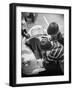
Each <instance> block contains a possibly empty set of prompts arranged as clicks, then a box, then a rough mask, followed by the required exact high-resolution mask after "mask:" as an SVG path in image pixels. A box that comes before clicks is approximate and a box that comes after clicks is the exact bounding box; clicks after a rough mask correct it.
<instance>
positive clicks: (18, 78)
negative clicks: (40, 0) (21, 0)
mask: <svg viewBox="0 0 73 90" xmlns="http://www.w3.org/2000/svg"><path fill="white" fill-rule="evenodd" d="M70 46H71V7H68V6H54V5H36V4H17V3H13V4H10V86H31V85H47V84H64V83H71V47H70Z"/></svg>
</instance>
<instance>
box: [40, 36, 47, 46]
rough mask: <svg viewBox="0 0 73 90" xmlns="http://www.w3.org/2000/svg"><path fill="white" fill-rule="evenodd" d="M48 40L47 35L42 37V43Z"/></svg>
mask: <svg viewBox="0 0 73 90" xmlns="http://www.w3.org/2000/svg"><path fill="white" fill-rule="evenodd" d="M47 42H48V38H47V37H42V40H41V44H42V45H45V44H46V43H47Z"/></svg>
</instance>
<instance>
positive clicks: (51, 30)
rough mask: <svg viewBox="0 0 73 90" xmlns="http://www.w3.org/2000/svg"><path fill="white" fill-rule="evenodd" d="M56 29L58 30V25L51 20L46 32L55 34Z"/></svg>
mask: <svg viewBox="0 0 73 90" xmlns="http://www.w3.org/2000/svg"><path fill="white" fill-rule="evenodd" d="M58 31H59V26H58V24H57V23H55V22H52V23H50V24H49V27H48V29H47V33H48V34H49V35H55V34H57V33H58Z"/></svg>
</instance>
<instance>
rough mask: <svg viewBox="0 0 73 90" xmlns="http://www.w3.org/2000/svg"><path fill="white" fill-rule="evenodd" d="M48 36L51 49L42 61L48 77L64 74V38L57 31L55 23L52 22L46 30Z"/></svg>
mask: <svg viewBox="0 0 73 90" xmlns="http://www.w3.org/2000/svg"><path fill="white" fill-rule="evenodd" d="M47 33H48V35H51V40H50V42H51V43H53V48H52V49H51V50H50V52H49V53H48V54H47V59H46V60H45V61H44V63H43V64H44V67H45V68H46V69H47V71H48V73H50V75H59V74H61V75H63V74H64V38H63V37H62V34H61V32H60V30H59V26H58V24H57V23H55V22H52V23H50V24H49V27H48V29H47Z"/></svg>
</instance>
